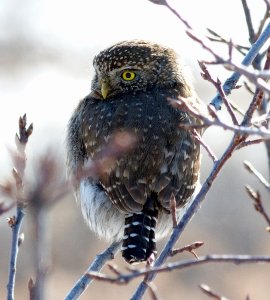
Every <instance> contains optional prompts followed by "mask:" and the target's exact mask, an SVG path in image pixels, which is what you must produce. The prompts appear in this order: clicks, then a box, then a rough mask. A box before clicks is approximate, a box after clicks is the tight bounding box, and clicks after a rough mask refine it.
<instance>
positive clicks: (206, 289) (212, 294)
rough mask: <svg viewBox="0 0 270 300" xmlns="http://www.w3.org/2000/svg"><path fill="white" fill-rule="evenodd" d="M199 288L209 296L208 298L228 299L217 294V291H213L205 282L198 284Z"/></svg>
mask: <svg viewBox="0 0 270 300" xmlns="http://www.w3.org/2000/svg"><path fill="white" fill-rule="evenodd" d="M199 287H200V289H201V290H202V292H203V293H204V294H206V295H207V296H209V297H210V298H213V299H216V300H229V299H228V298H226V297H224V296H221V295H219V294H218V293H217V292H215V291H213V290H212V289H211V288H210V287H209V286H208V285H206V284H200V285H199Z"/></svg>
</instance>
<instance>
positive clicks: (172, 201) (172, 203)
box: [170, 194, 177, 228]
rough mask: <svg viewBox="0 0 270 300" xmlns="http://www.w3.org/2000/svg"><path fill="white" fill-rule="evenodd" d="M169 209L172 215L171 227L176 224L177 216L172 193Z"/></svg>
mask: <svg viewBox="0 0 270 300" xmlns="http://www.w3.org/2000/svg"><path fill="white" fill-rule="evenodd" d="M170 211H171V215H172V223H173V228H175V227H176V226H177V217H176V201H175V197H174V194H172V195H171V199H170Z"/></svg>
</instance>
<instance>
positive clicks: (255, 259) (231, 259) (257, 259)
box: [89, 254, 270, 300]
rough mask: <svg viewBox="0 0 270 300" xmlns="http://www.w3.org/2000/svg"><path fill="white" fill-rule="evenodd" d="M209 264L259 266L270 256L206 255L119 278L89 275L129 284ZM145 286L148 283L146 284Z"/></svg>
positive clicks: (134, 272) (97, 274) (122, 274)
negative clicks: (146, 276) (159, 274)
mask: <svg viewBox="0 0 270 300" xmlns="http://www.w3.org/2000/svg"><path fill="white" fill-rule="evenodd" d="M207 263H233V264H236V265H240V264H254V263H255V264H257V263H270V256H269V255H216V254H212V255H206V256H201V257H198V259H187V260H182V261H178V262H173V263H168V264H166V265H163V266H159V267H152V268H143V269H140V270H132V271H131V272H130V273H127V274H124V273H121V274H120V275H117V276H114V277H113V276H107V275H105V274H100V273H97V272H91V273H89V276H92V277H93V278H95V279H96V280H100V281H104V282H109V283H114V284H120V285H122V284H127V283H129V282H130V281H132V280H134V279H135V278H138V277H144V276H145V275H153V274H157V273H161V272H170V271H173V270H176V269H177V270H183V269H186V268H190V267H195V266H199V265H203V264H207ZM144 284H145V285H147V283H145V282H144ZM131 299H132V300H135V299H140V297H137V296H133V297H132V298H131Z"/></svg>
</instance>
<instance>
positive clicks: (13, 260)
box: [7, 115, 33, 300]
mask: <svg viewBox="0 0 270 300" xmlns="http://www.w3.org/2000/svg"><path fill="white" fill-rule="evenodd" d="M26 126H27V121H26V115H24V116H23V117H20V118H19V134H16V145H17V153H18V155H17V157H20V158H21V159H18V160H13V162H14V163H15V164H14V168H13V176H14V178H15V181H16V187H17V214H16V217H15V218H14V226H12V227H11V228H12V244H11V255H10V262H9V277H8V283H7V300H13V299H14V288H15V276H16V266H17V258H18V252H19V239H20V229H21V225H22V221H23V218H24V214H25V213H24V204H23V202H22V201H21V200H22V199H23V193H24V191H23V177H24V172H25V164H26V155H25V147H26V144H27V142H28V138H29V136H30V135H31V134H32V132H33V125H32V124H31V125H30V126H29V127H28V128H26Z"/></svg>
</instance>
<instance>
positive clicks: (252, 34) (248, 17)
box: [241, 0, 255, 44]
mask: <svg viewBox="0 0 270 300" xmlns="http://www.w3.org/2000/svg"><path fill="white" fill-rule="evenodd" d="M241 1H242V5H243V9H244V12H245V17H246V23H247V28H248V33H249V42H250V44H253V43H254V42H255V32H254V27H253V25H252V20H251V15H250V10H249V7H248V5H247V1H246V0H241Z"/></svg>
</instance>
